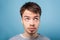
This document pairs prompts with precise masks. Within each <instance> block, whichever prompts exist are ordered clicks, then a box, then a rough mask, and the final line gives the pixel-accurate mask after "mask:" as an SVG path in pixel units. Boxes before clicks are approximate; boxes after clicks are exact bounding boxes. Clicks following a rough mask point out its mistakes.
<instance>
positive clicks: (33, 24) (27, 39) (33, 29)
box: [10, 2, 49, 40]
mask: <svg viewBox="0 0 60 40" xmlns="http://www.w3.org/2000/svg"><path fill="white" fill-rule="evenodd" d="M20 14H21V18H22V24H23V25H24V33H22V34H19V35H16V36H14V37H12V38H11V39H10V40H49V39H48V38H47V37H44V36H42V35H40V34H39V33H37V30H38V28H39V24H40V16H41V8H40V6H39V5H38V4H36V3H34V2H27V3H25V4H24V5H23V6H22V7H21V10H20Z"/></svg>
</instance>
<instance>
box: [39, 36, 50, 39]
mask: <svg viewBox="0 0 60 40" xmlns="http://www.w3.org/2000/svg"><path fill="white" fill-rule="evenodd" d="M39 39H40V40H50V39H49V38H48V37H46V36H43V35H39Z"/></svg>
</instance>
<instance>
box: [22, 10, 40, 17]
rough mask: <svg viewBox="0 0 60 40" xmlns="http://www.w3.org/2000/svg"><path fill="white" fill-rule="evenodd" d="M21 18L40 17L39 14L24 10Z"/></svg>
mask: <svg viewBox="0 0 60 40" xmlns="http://www.w3.org/2000/svg"><path fill="white" fill-rule="evenodd" d="M22 16H23V17H40V15H39V13H34V12H31V11H29V10H25V11H24V13H23V15H22Z"/></svg>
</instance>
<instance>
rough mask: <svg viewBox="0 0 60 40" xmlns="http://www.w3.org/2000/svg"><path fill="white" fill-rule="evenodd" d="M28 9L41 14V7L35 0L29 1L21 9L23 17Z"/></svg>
mask: <svg viewBox="0 0 60 40" xmlns="http://www.w3.org/2000/svg"><path fill="white" fill-rule="evenodd" d="M26 9H27V10H29V11H31V12H34V13H39V14H40V16H41V7H40V6H39V5H38V4H36V3H34V2H27V3H25V4H24V5H23V6H22V7H21V10H20V14H21V17H22V14H23V13H24V11H25V10H26Z"/></svg>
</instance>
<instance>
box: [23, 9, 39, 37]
mask: <svg viewBox="0 0 60 40" xmlns="http://www.w3.org/2000/svg"><path fill="white" fill-rule="evenodd" d="M39 22H40V15H39V13H34V12H31V11H29V10H27V9H26V10H25V11H24V13H23V15H22V24H23V25H24V33H23V36H24V37H31V36H32V37H36V36H38V34H37V30H38V27H39Z"/></svg>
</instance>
